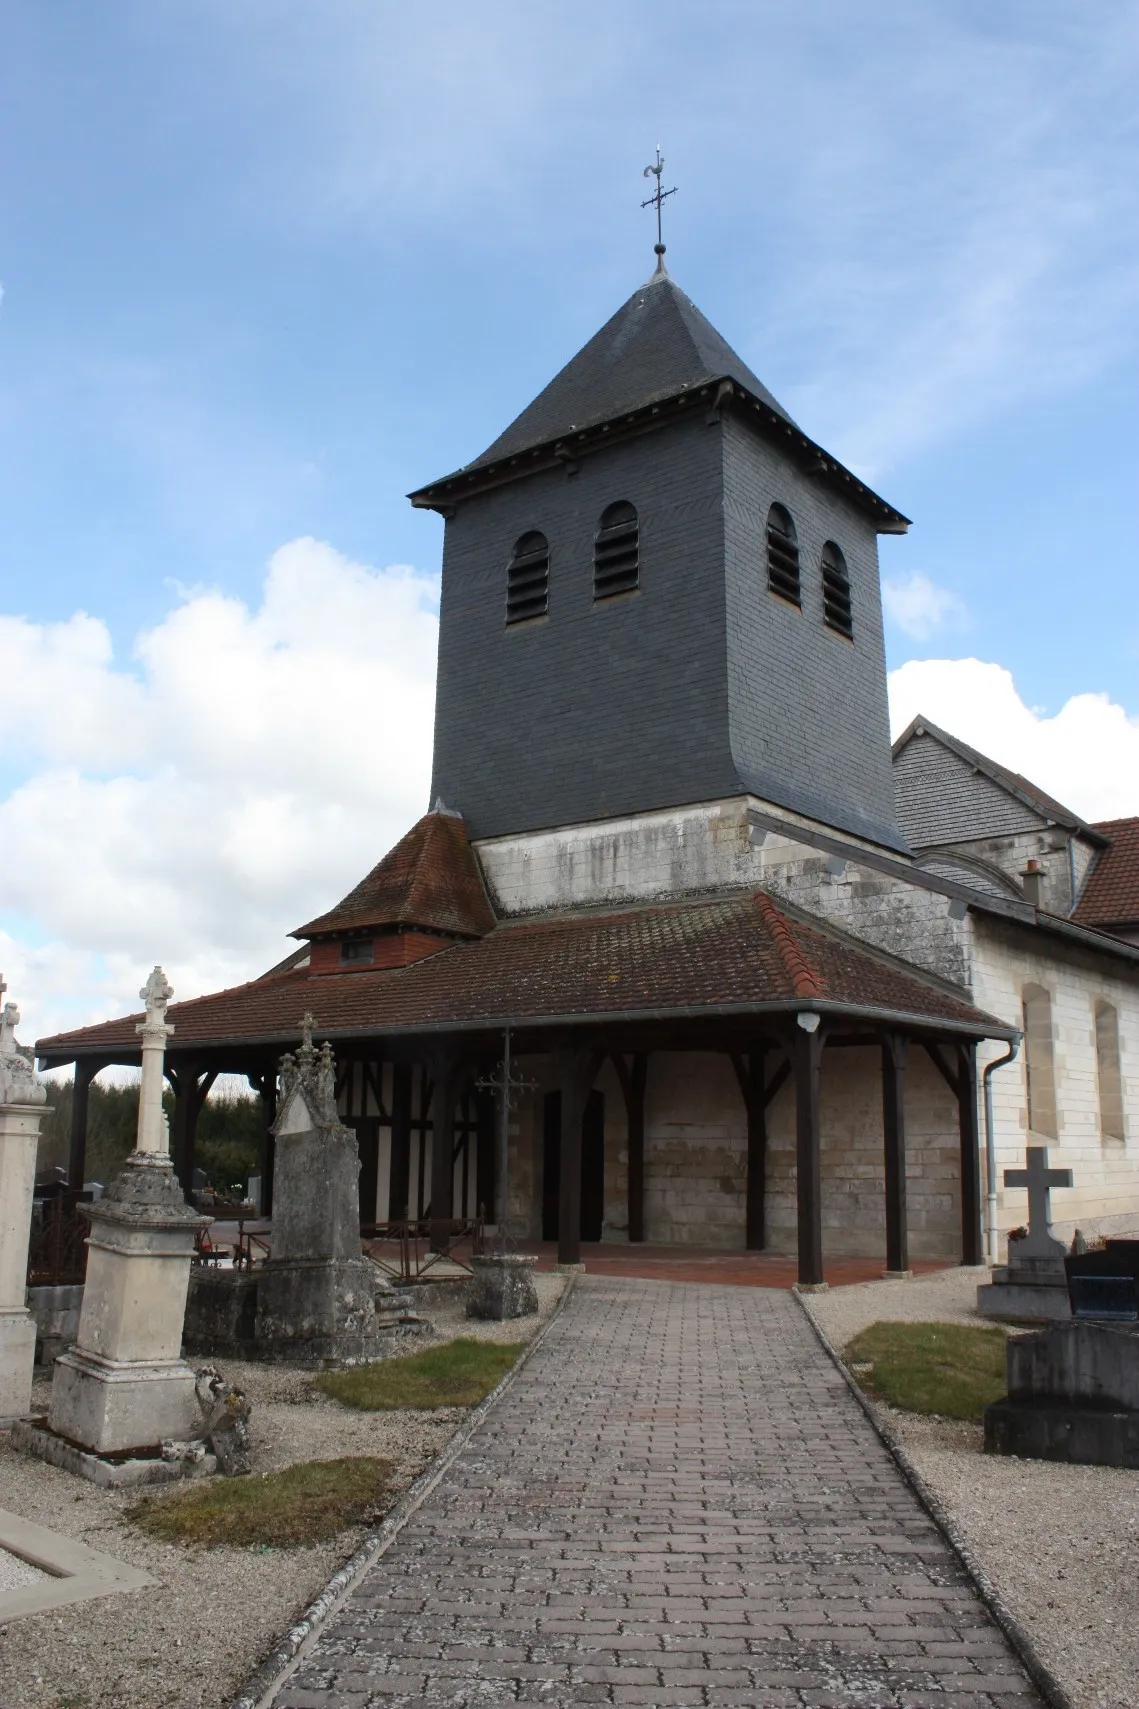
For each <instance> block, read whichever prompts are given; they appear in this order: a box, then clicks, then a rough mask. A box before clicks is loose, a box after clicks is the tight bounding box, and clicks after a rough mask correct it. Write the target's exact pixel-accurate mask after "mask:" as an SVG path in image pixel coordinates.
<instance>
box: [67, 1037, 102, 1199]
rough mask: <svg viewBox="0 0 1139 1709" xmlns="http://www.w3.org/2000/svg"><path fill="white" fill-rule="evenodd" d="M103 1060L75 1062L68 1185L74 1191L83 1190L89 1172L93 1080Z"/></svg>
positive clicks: (80, 1060) (80, 1059)
mask: <svg viewBox="0 0 1139 1709" xmlns="http://www.w3.org/2000/svg"><path fill="white" fill-rule="evenodd" d="M104 1066H105V1064H103V1063H102V1062H90V1061H85V1060H84V1059H83V1058H79V1059H78V1060H77V1061H76V1064H75V1081H74V1084H73V1085H72V1088H71V1145H70V1149H69V1154H68V1160H67V1185H68V1186H69V1187H70V1188H71V1190H72V1191H73V1192H76V1193H81V1192H82V1191H83V1178H84V1176H85V1174H86V1173H87V1122H88V1115H89V1111H90V1104H91V1082H92V1081H93V1080H94V1078H95V1076H96V1074H98V1072H99V1070H100V1069H101V1068H102V1067H104Z"/></svg>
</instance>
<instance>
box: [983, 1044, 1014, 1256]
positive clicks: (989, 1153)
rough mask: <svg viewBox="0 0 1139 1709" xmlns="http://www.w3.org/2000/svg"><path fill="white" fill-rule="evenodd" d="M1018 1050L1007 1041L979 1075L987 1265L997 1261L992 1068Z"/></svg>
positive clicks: (1010, 1059)
mask: <svg viewBox="0 0 1139 1709" xmlns="http://www.w3.org/2000/svg"><path fill="white" fill-rule="evenodd" d="M1019 1049H1020V1040H1019V1039H1018V1038H1014V1039H1011V1040H1010V1041H1009V1047H1008V1050H1007V1052H1006V1053H1005V1055H1004V1056H996V1057H994V1058H993V1060H992V1062H988V1063H986V1064H985V1068H984V1072H983V1073H982V1075H981V1085H982V1087H983V1089H984V1094H985V1183H986V1187H987V1189H988V1196H989V1214H988V1218H987V1229H988V1248H989V1263H990V1264H995V1263H996V1261H997V1143H996V1139H995V1138H994V1136H993V1082H992V1073H993V1069H994V1068H1004V1067H1005V1065H1006V1064H1007V1063H1009V1062H1011V1061H1012V1060H1013V1058H1014V1057H1015V1056H1016V1053H1017V1051H1018V1050H1019Z"/></svg>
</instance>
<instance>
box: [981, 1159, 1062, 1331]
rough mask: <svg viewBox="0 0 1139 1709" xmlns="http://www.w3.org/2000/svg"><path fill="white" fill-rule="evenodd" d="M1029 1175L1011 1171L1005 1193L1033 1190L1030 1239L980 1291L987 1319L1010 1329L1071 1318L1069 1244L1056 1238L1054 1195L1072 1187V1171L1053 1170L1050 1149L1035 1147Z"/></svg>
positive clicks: (1012, 1246) (1018, 1243)
mask: <svg viewBox="0 0 1139 1709" xmlns="http://www.w3.org/2000/svg"><path fill="white" fill-rule="evenodd" d="M1025 1162H1026V1164H1027V1167H1026V1168H1024V1169H1006V1170H1005V1174H1004V1180H1005V1186H1006V1187H1027V1188H1028V1233H1027V1234H1023V1235H1021V1236H1020V1238H1019V1239H1017V1240H1013V1239H1012V1238H1011V1237H1010V1239H1009V1243H1008V1263H1007V1264H1005V1265H1000V1266H998V1267H997V1268H996V1269H995V1270H994V1271H993V1279H992V1281H991V1282H990V1283H988V1284H986V1285H984V1286H982V1287H979V1288H978V1289H977V1310H978V1312H979V1313H980V1315H981V1316H982V1317H994V1318H998V1319H1000V1320H1001V1321H1004V1322H1008V1323H1039V1322H1044V1321H1046V1320H1048V1319H1050V1318H1065V1317H1069V1316H1070V1315H1071V1310H1070V1307H1069V1305H1068V1278H1067V1276H1066V1274H1065V1271H1064V1244H1063V1242H1062V1241H1060V1240H1057V1239H1056V1237H1055V1235H1054V1234H1053V1233H1052V1232H1051V1211H1052V1205H1051V1190H1052V1188H1053V1187H1070V1186H1071V1185H1072V1171H1071V1170H1070V1169H1049V1167H1048V1147H1047V1146H1045V1145H1030V1146H1029V1147H1028V1156H1027V1158H1026V1159H1025Z"/></svg>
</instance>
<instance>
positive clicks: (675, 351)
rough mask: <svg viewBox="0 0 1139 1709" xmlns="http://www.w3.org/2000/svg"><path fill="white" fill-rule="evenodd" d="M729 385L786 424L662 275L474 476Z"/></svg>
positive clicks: (557, 380)
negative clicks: (710, 386)
mask: <svg viewBox="0 0 1139 1709" xmlns="http://www.w3.org/2000/svg"><path fill="white" fill-rule="evenodd" d="M721 379H730V380H736V381H738V382H739V384H740V385H741V386H745V387H746V388H747V390H748V391H749V392H752V393H754V395H755V396H756V397H758V398H760V399H762V401H763V402H764V403H765V404H767V405H768V407H769V408H770V409H773V410H775V411H776V413H777V414H778V415H781V416H782V417H783V418H784V420H786V421H790V420H791V417H790V416H789V415H788V414H787V411H786V410H785V409H784V408H783V406H782V404H780V403H778V402H777V401H776V399H775V398H773V397H772V395H771V393H770V392H769V391H768V389H767V387H766V386H765V385H764V384H763V382H762V381H761V380H759V379H757V378H756V376H755V375H754V374H753V373H752V371H751V369H750V368H749V367H748V365H747V363H746V362H745V361H744V360H743V358H742V357H740V356H737V355H736V353H735V351H734V350H733V349H732V347H731V345H730V344H728V342H727V341H726V339H724V338H722V337H721V336H720V334H719V333H718V332H717V331H716V329H715V327H714V326H713V325H712V323H711V321H709V320H706V319H705V317H704V316H703V315H702V314H701V313H700V310H699V309H698V308H697V307H696V304H695V303H694V302H692V300H691V299H690V298H689V297H686V296H685V294H684V292H683V291H682V290H681V289H680V287H679V285H677V284H676V283H675V282H674V280H673V279H671V278H670V277H669V275H668V274H667V273H658V274H657V275H655V276H654V277H653V278H652V279H650V280H649V282H648V283H647V284H646V285H642V286H641V287H640V289H639V290H636V291H634V292H633V295H632V296H631V297H630V298H629V300H628V302H626V303H624V304H622V306H621V307H620V308H619V309H618V310H617V313H616V314H615V315H614V316H613V317H612V319H611V320H608V321H606V323H605V325H604V326H603V327H602V328H601V331H600V332H597V333H594V335H593V337H592V338H591V339H590V340H589V343H588V344H586V345H584V346H583V347H582V349H580V350H579V351H578V353H577V355H576V356H574V357H572V358H571V360H570V361H569V362H567V363H566V365H565V367H564V368H563V369H562V371H561V373H560V374H556V375H555V376H554V378H553V379H552V380H551V381H550V383H549V385H548V386H547V387H546V388H545V389H544V390H543V391H541V392H539V393H538V396H537V397H536V398H535V399H534V401H533V403H532V404H528V405H527V407H526V408H525V409H524V410H523V411H522V414H521V415H520V416H518V417H517V418H516V419H515V420H514V421H512V422H511V424H510V426H509V427H508V428H507V429H506V432H505V433H501V434H500V435H499V437H498V438H497V439H496V440H495V441H494V444H493V445H488V447H487V449H486V450H485V451H484V452H483V454H482V456H481V457H476V458H475V460H474V462H473V463H471V464H468V467H469V468H474V469H477V468H479V467H480V466H481V465H482V464H484V463H497V462H499V461H500V460H501V459H502V458H503V457H511V456H514V455H515V454H516V453H517V452H519V451H527V450H529V449H530V447H531V446H534V445H544V444H545V443H546V441H547V440H550V439H558V438H560V437H561V436H562V435H563V434H566V433H569V432H571V431H572V430H574V429H576V428H580V427H593V426H596V425H597V423H599V422H602V421H611V420H612V419H613V417H614V416H618V415H626V414H628V412H629V411H630V410H634V409H642V408H643V407H644V406H645V405H646V404H650V403H656V402H658V401H659V400H660V399H661V398H668V397H672V396H673V395H674V394H675V393H676V392H680V391H683V390H685V389H686V388H687V387H690V386H701V385H705V384H707V382H708V381H709V380H721Z"/></svg>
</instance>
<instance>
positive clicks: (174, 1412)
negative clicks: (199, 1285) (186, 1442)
mask: <svg viewBox="0 0 1139 1709" xmlns="http://www.w3.org/2000/svg"><path fill="white" fill-rule="evenodd" d="M85 1214H86V1215H87V1216H89V1218H90V1220H91V1234H90V1237H89V1239H88V1243H87V1246H88V1256H87V1283H86V1287H85V1288H84V1291H83V1307H82V1311H81V1313H80V1317H79V1334H78V1337H77V1340H76V1344H75V1346H74V1347H73V1348H71V1349H70V1350H69V1351H68V1352H65V1353H62V1354H60V1356H59V1358H58V1359H57V1360H56V1365H55V1376H54V1379H53V1382H52V1392H51V1410H50V1413H49V1415H48V1424H49V1427H50V1429H51V1430H53V1431H55V1432H56V1434H57V1435H59V1436H63V1437H66V1438H67V1440H68V1441H69V1442H73V1443H78V1444H80V1446H82V1447H83V1448H86V1449H88V1450H90V1451H91V1452H93V1453H96V1454H121V1453H124V1452H126V1451H128V1450H146V1451H150V1452H153V1451H154V1450H155V1449H156V1448H157V1447H158V1445H159V1443H160V1442H161V1441H162V1440H163V1438H165V1437H176V1438H179V1439H183V1438H186V1437H188V1436H191V1435H193V1434H194V1432H195V1430H196V1429H197V1427H198V1424H199V1409H198V1405H197V1401H196V1398H195V1394H194V1373H193V1371H191V1369H190V1367H189V1366H188V1365H186V1364H185V1363H184V1362H183V1361H182V1359H181V1358H180V1357H179V1354H180V1352H181V1346H182V1320H183V1317H184V1315H185V1311H186V1290H187V1287H188V1285H189V1280H190V1262H191V1258H192V1256H193V1251H194V1235H195V1233H196V1232H197V1230H198V1229H199V1228H203V1227H204V1226H205V1225H206V1224H207V1223H208V1221H209V1218H208V1217H202V1216H199V1215H198V1213H197V1212H196V1211H194V1210H192V1209H191V1208H190V1207H189V1206H188V1205H187V1204H186V1203H185V1200H184V1199H183V1197H182V1189H181V1187H180V1186H179V1184H178V1181H177V1178H176V1177H175V1174H174V1170H173V1167H172V1165H171V1162H170V1159H169V1157H168V1156H166V1155H165V1154H164V1153H161V1152H159V1153H141V1152H135V1153H134V1155H133V1156H132V1157H131V1158H129V1159H128V1161H127V1163H126V1166H125V1168H124V1169H123V1172H122V1174H121V1175H120V1176H119V1178H118V1180H117V1181H115V1182H114V1184H113V1185H112V1186H111V1187H110V1188H109V1189H108V1191H107V1192H106V1194H105V1195H104V1197H103V1198H102V1199H101V1200H99V1201H98V1203H96V1204H92V1205H89V1206H87V1207H86V1212H85Z"/></svg>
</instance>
